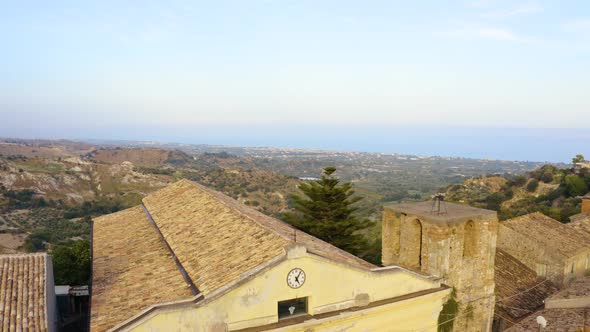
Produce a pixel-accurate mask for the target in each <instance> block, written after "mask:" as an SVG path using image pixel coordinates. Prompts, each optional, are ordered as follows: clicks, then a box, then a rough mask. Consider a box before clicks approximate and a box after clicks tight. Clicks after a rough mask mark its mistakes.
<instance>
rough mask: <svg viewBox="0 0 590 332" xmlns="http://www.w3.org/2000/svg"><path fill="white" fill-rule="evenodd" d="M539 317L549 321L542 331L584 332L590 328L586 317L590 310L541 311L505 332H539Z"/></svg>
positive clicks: (589, 314)
mask: <svg viewBox="0 0 590 332" xmlns="http://www.w3.org/2000/svg"><path fill="white" fill-rule="evenodd" d="M538 316H543V318H545V320H546V321H547V327H546V328H545V329H543V330H541V331H547V332H549V331H551V332H553V331H555V332H582V331H587V328H588V327H589V326H588V324H587V323H586V317H588V316H590V308H572V309H544V310H540V311H537V312H535V313H533V314H531V315H529V316H527V317H526V318H525V319H523V320H522V321H519V322H517V324H516V325H514V326H512V327H510V328H508V329H506V330H504V332H531V331H539V324H537V317H538Z"/></svg>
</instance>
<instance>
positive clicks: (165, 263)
mask: <svg viewBox="0 0 590 332" xmlns="http://www.w3.org/2000/svg"><path fill="white" fill-rule="evenodd" d="M92 242H93V249H92V250H93V252H92V255H93V263H92V269H93V271H92V272H93V273H92V306H91V320H90V321H91V330H92V331H105V330H107V329H109V328H112V327H113V326H115V325H117V324H118V323H121V322H123V321H125V320H127V319H128V318H131V317H132V316H134V315H135V314H137V313H139V312H140V311H142V310H144V309H147V308H148V307H150V306H151V305H154V304H157V303H162V302H169V301H174V300H179V299H185V298H189V297H191V296H192V293H191V291H190V289H189V288H188V287H187V284H186V282H185V281H184V279H183V277H182V275H181V273H180V271H179V269H178V267H177V266H176V264H175V263H174V260H173V257H172V254H171V253H170V251H169V250H168V248H167V247H166V245H165V243H164V241H163V240H162V239H161V237H160V235H159V234H158V232H157V231H156V228H155V227H154V226H152V224H151V223H150V222H149V220H148V218H147V216H146V215H145V213H144V211H143V209H142V207H141V206H137V207H134V208H131V209H127V210H124V211H120V212H117V213H114V214H110V215H107V216H103V217H99V218H96V219H94V226H93V237H92Z"/></svg>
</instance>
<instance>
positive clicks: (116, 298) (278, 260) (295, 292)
mask: <svg viewBox="0 0 590 332" xmlns="http://www.w3.org/2000/svg"><path fill="white" fill-rule="evenodd" d="M92 278H93V280H92V293H91V294H92V298H91V301H92V304H91V323H90V327H91V331H93V332H102V331H152V332H153V331H213V332H217V331H242V332H245V331H302V332H303V331H305V332H310V331H391V332H396V331H397V332H405V331H408V332H409V331H436V330H437V327H438V318H439V315H440V312H441V310H442V307H443V303H445V302H446V301H447V300H448V298H449V296H450V294H451V289H450V287H448V286H446V285H444V284H443V282H442V279H440V278H438V277H433V276H429V275H426V274H423V273H420V272H417V271H412V270H409V269H406V268H403V267H400V266H388V267H378V266H375V265H373V264H371V263H368V262H366V261H364V260H362V259H360V258H358V257H356V256H353V255H351V254H349V253H347V252H345V251H342V250H340V249H338V248H336V247H334V246H331V245H329V244H327V243H325V242H323V241H321V240H319V239H317V238H314V237H312V236H310V235H308V234H306V233H303V232H300V231H298V230H295V229H294V228H292V227H291V226H289V225H287V224H285V223H283V222H281V221H279V220H276V219H274V218H270V217H268V216H265V215H263V214H261V213H259V212H257V211H254V210H252V209H250V208H248V207H246V206H244V205H241V204H239V203H238V202H235V201H234V200H232V199H231V198H229V197H227V196H224V195H222V194H220V193H217V192H213V191H211V190H209V189H207V188H204V187H202V186H199V185H197V184H194V183H191V182H189V181H179V182H177V183H175V184H173V185H171V186H169V187H167V188H164V189H162V190H160V191H159V192H156V193H154V194H152V195H150V196H148V197H146V198H145V199H144V201H143V204H142V205H141V206H139V207H135V208H131V209H128V210H124V211H120V212H117V213H115V214H111V215H107V216H103V217H100V218H97V219H95V220H94V224H93V277H92Z"/></svg>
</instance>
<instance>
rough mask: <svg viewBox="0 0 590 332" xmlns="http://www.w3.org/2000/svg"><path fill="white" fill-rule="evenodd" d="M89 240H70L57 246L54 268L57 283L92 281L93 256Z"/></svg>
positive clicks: (54, 250) (85, 282)
mask: <svg viewBox="0 0 590 332" xmlns="http://www.w3.org/2000/svg"><path fill="white" fill-rule="evenodd" d="M90 253H91V250H90V242H89V241H70V242H67V243H64V244H60V245H57V246H55V247H54V248H53V249H52V250H51V252H50V254H51V255H52V256H53V270H54V278H55V284H56V285H88V284H89V283H90V271H91V256H90Z"/></svg>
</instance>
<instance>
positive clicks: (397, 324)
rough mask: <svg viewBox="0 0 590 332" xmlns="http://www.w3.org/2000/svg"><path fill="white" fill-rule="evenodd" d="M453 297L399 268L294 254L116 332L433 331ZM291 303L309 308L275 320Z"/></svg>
mask: <svg viewBox="0 0 590 332" xmlns="http://www.w3.org/2000/svg"><path fill="white" fill-rule="evenodd" d="M293 269H301V270H302V271H304V273H305V278H306V279H305V282H304V283H303V285H302V286H301V287H300V288H297V289H294V288H292V287H291V286H289V285H288V283H287V276H288V274H289V272H290V271H292V270H293ZM450 291H451V290H450V288H449V287H445V286H444V285H441V284H440V282H439V281H437V280H433V278H429V277H426V276H423V275H419V274H415V273H412V272H409V271H407V270H404V269H402V268H399V267H394V268H382V269H379V268H377V269H374V270H372V271H366V270H360V269H354V268H351V267H349V266H346V265H343V264H339V263H336V262H332V261H330V260H327V259H324V258H322V257H319V256H315V255H313V254H309V253H307V252H306V250H305V248H304V247H295V248H292V249H291V250H289V252H288V254H287V256H286V257H285V259H284V260H282V261H280V262H278V263H274V264H271V266H268V267H266V268H264V269H263V271H260V272H259V273H258V274H257V275H253V276H251V277H250V278H248V280H244V281H242V282H240V283H237V284H235V285H231V286H230V287H228V288H227V289H223V290H221V291H220V292H219V293H217V294H211V295H210V296H209V297H208V298H202V299H199V297H197V299H198V300H196V301H194V300H191V301H179V302H177V303H170V304H163V305H156V306H154V307H153V308H150V309H149V310H146V311H145V312H144V313H142V314H140V315H138V316H137V317H136V318H134V319H132V320H130V321H128V322H126V323H125V324H124V325H122V326H120V327H119V328H118V330H121V331H138V332H139V331H152V332H153V331H170V330H174V331H261V330H268V331H302V332H303V331H399V332H402V331H436V330H437V326H438V323H437V320H438V316H439V313H440V310H441V308H442V304H443V301H444V300H445V299H446V297H447V296H448V295H449V294H450ZM294 299H299V300H303V301H305V302H306V304H307V308H306V312H304V313H299V314H297V313H296V314H295V315H289V316H286V317H284V318H279V309H278V304H279V303H280V302H282V301H289V300H294ZM195 302H196V303H195Z"/></svg>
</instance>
